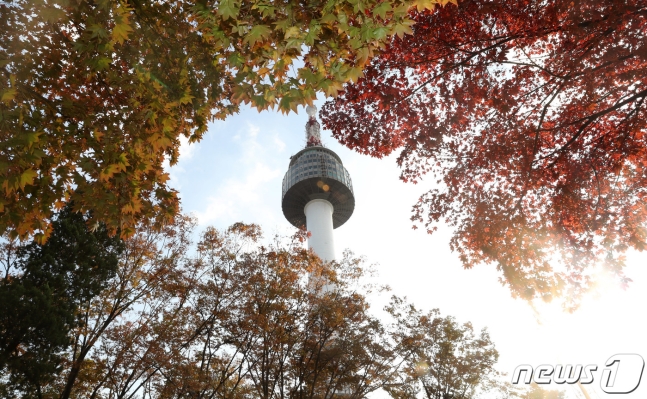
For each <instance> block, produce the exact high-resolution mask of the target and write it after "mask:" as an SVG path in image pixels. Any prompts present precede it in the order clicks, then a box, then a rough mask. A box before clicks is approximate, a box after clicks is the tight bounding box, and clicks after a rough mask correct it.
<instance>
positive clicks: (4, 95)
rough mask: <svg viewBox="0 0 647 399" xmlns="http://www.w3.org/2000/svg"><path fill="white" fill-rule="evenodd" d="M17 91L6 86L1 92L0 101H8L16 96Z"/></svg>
mask: <svg viewBox="0 0 647 399" xmlns="http://www.w3.org/2000/svg"><path fill="white" fill-rule="evenodd" d="M17 93H18V91H17V90H16V89H14V88H13V87H10V88H8V89H7V90H5V91H4V92H3V93H2V102H5V103H8V102H9V101H11V100H13V99H14V98H16V94H17Z"/></svg>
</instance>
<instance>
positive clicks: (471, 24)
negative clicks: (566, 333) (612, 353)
mask: <svg viewBox="0 0 647 399" xmlns="http://www.w3.org/2000/svg"><path fill="white" fill-rule="evenodd" d="M412 18H413V19H414V20H415V21H416V24H415V25H414V27H413V30H414V33H413V35H411V36H405V37H402V38H394V39H393V40H392V41H391V42H390V43H389V45H388V46H387V48H386V49H385V51H383V52H382V53H381V54H380V56H379V57H377V58H375V59H374V60H373V61H372V62H371V64H370V65H369V66H368V68H367V70H366V73H365V76H364V77H363V78H362V79H360V80H359V81H358V82H357V83H356V84H348V85H346V86H345V91H344V92H343V94H342V95H340V96H339V97H337V98H336V99H335V100H334V101H332V102H329V103H328V104H327V105H326V106H325V107H324V112H323V114H324V116H323V120H324V123H325V125H326V126H327V127H329V128H330V129H332V131H333V134H334V136H335V137H337V138H338V139H339V140H340V141H341V142H342V143H344V144H346V145H347V146H348V147H350V148H354V149H356V150H357V151H359V152H362V153H366V154H370V155H373V156H377V157H382V156H385V155H387V154H389V153H391V152H392V151H395V150H398V149H399V150H401V152H400V154H399V157H398V160H397V162H398V165H399V166H400V167H401V168H402V175H401V178H402V179H403V180H405V181H410V182H414V183H416V182H418V181H420V179H421V178H422V177H423V176H425V175H426V176H428V177H430V180H432V181H433V182H435V183H436V184H437V185H436V186H435V187H434V188H432V189H431V190H430V191H428V192H427V193H425V194H423V195H422V196H421V198H420V201H419V202H418V203H417V204H416V205H415V206H414V208H413V216H412V220H413V221H414V222H415V223H421V224H424V226H425V227H426V228H427V231H428V232H430V233H431V232H433V231H434V230H435V229H436V227H435V226H436V225H437V224H438V223H439V222H443V221H445V222H447V223H448V224H449V225H451V226H453V227H454V228H455V233H454V236H453V238H452V240H451V248H452V250H454V251H457V252H458V253H459V255H460V259H461V260H462V262H463V265H464V267H466V268H471V267H473V266H475V265H477V264H479V263H482V262H486V263H495V264H496V265H497V268H498V270H500V271H501V274H502V282H503V283H504V284H506V285H508V286H509V288H510V290H511V292H512V294H513V296H515V297H522V298H527V299H530V298H542V299H544V300H550V299H551V298H553V297H555V296H559V295H564V294H568V295H571V296H572V298H577V297H579V294H581V293H582V292H584V291H586V290H588V289H590V288H591V287H593V286H594V285H595V276H594V270H595V268H594V267H592V266H594V265H599V266H603V267H604V269H606V270H607V271H609V272H610V273H611V274H612V275H614V276H615V278H616V279H617V280H618V281H619V282H620V283H621V284H622V285H623V286H626V285H627V284H628V282H629V281H630V279H629V278H627V277H626V276H625V275H624V273H623V266H624V255H623V254H624V252H625V251H626V250H627V249H628V248H634V249H637V250H643V249H644V248H645V243H646V239H647V230H645V222H646V220H647V209H646V204H647V202H646V201H645V200H646V198H645V195H646V191H645V190H646V187H647V180H646V179H647V162H646V161H645V160H646V159H647V141H646V139H645V137H646V136H645V134H646V132H647V130H646V123H647V118H646V114H645V110H646V108H645V97H646V96H647V73H646V71H647V40H646V37H645V32H646V31H647V8H645V4H644V3H643V2H641V1H635V0H623V1H611V0H594V1H570V0H557V1H549V2H545V1H538V0H511V1H501V0H464V1H461V2H459V5H458V7H445V8H439V9H436V10H435V11H433V12H431V11H423V12H414V13H413V14H412ZM575 300H576V299H575Z"/></svg>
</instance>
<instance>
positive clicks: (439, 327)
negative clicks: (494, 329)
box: [388, 298, 509, 399]
mask: <svg viewBox="0 0 647 399" xmlns="http://www.w3.org/2000/svg"><path fill="white" fill-rule="evenodd" d="M390 312H391V313H392V314H395V315H397V320H398V325H399V327H400V328H399V329H398V330H399V331H400V337H399V341H401V342H402V343H403V346H405V347H408V350H409V351H410V353H411V355H410V356H407V357H406V360H405V366H404V368H403V372H402V373H401V374H400V380H399V383H398V384H393V385H390V386H389V388H388V392H389V394H390V395H391V396H392V397H393V398H395V399H415V398H424V399H448V398H451V399H471V398H476V397H480V396H479V395H480V394H482V393H484V392H487V391H488V390H491V389H492V386H494V387H496V388H498V385H499V384H500V381H498V380H497V377H498V373H497V372H496V370H495V369H494V364H495V363H496V362H497V360H498V358H499V354H498V352H497V351H496V349H495V348H494V343H493V342H492V340H491V339H490V336H489V334H488V333H487V331H486V330H482V331H481V333H480V334H478V335H477V334H475V333H474V329H473V327H472V325H471V324H469V323H465V324H462V325H461V324H459V323H458V322H456V320H455V319H454V318H453V317H451V316H446V317H441V316H440V312H439V311H438V309H434V310H432V311H430V312H428V313H426V314H425V313H422V312H421V311H419V310H417V309H415V307H413V306H412V305H409V306H408V308H407V307H406V306H404V303H403V302H402V300H401V299H398V298H394V300H393V301H392V302H391V305H390ZM500 393H501V392H500ZM508 396H509V395H499V397H508Z"/></svg>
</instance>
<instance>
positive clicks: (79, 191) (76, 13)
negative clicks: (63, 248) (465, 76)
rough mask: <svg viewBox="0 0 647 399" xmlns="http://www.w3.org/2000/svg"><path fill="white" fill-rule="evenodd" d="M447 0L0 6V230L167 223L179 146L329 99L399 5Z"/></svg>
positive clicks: (37, 1)
mask: <svg viewBox="0 0 647 399" xmlns="http://www.w3.org/2000/svg"><path fill="white" fill-rule="evenodd" d="M448 1H449V0H387V1H377V0H350V1H334V0H328V1H320V2H303V1H297V0H290V1H272V0H251V1H247V0H223V1H215V0H201V1H189V0H178V1H164V2H159V1H145V0H144V1H142V0H132V1H125V0H124V1H116V2H113V1H106V0H102V1H96V2H86V1H79V0H15V1H10V2H6V1H3V2H2V3H0V187H1V190H2V196H0V234H2V233H4V232H6V231H8V232H10V233H11V234H13V235H14V236H20V237H28V236H35V237H36V238H37V239H39V240H44V239H46V238H47V236H48V234H49V233H50V232H51V224H50V218H51V216H52V214H53V212H55V211H56V210H57V209H61V208H62V207H63V206H64V205H65V204H66V203H70V202H73V204H74V210H75V211H81V212H86V211H89V210H92V218H93V219H94V220H96V221H103V222H105V223H106V225H107V227H108V228H109V230H110V231H111V233H115V232H117V231H118V230H119V232H120V233H121V235H122V236H124V237H125V236H128V235H130V234H133V232H134V230H133V228H134V226H135V225H136V223H137V221H139V220H140V219H141V218H142V217H147V218H154V219H157V220H159V221H168V219H169V218H171V217H172V216H174V215H175V214H176V213H177V211H178V199H177V196H176V193H175V191H174V190H173V189H171V188H169V186H168V185H167V180H168V175H167V173H166V172H165V171H164V170H163V162H164V160H165V159H167V160H169V161H170V164H171V165H173V164H174V163H175V162H177V159H178V148H179V145H180V141H179V139H180V137H186V138H188V139H189V140H190V141H191V142H194V141H197V140H199V139H200V138H201V137H202V135H203V134H204V132H205V131H206V129H207V123H208V122H209V121H210V120H213V119H223V118H226V117H227V116H228V115H231V114H233V113H235V112H237V111H238V109H239V107H240V106H241V104H250V105H251V106H253V107H256V108H257V109H259V110H264V109H267V108H274V107H278V109H280V110H281V111H284V112H288V111H290V110H296V108H297V106H298V105H300V104H306V103H311V102H312V100H313V99H314V98H315V96H316V93H317V92H322V93H325V94H326V95H334V94H335V93H337V91H338V90H339V89H340V88H341V84H342V83H343V82H346V81H348V80H351V79H357V78H358V77H359V76H360V75H361V73H362V67H363V66H364V65H365V63H366V62H367V60H368V59H370V58H371V57H372V56H373V54H374V52H375V50H376V49H378V48H379V47H380V46H381V45H382V43H383V42H384V41H385V40H386V38H388V37H389V36H390V35H400V36H402V35H403V34H405V33H408V32H410V31H411V29H410V26H411V24H412V23H413V21H412V20H411V19H410V18H409V15H408V13H407V11H408V10H409V9H410V8H411V7H413V6H415V7H417V8H419V9H421V10H422V9H425V8H429V7H433V6H434V4H437V3H440V4H444V3H447V2H448Z"/></svg>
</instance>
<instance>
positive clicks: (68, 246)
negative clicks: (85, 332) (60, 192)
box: [0, 207, 123, 396]
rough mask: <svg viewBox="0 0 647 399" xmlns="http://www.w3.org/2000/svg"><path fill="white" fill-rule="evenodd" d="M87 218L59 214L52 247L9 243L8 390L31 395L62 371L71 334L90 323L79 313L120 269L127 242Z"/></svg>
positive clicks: (4, 315)
mask: <svg viewBox="0 0 647 399" xmlns="http://www.w3.org/2000/svg"><path fill="white" fill-rule="evenodd" d="M86 219H87V218H86V217H84V216H83V215H81V214H79V213H75V212H71V210H70V207H66V208H64V209H63V210H62V211H61V212H59V213H58V214H57V215H56V218H55V220H54V223H53V225H54V227H53V233H52V235H51V237H50V239H49V240H48V241H47V243H46V244H44V245H39V244H36V243H31V244H28V245H19V244H18V243H16V242H15V241H5V242H4V243H3V247H2V255H3V256H2V265H3V268H4V276H3V278H2V280H1V281H0V303H2V306H1V307H0V373H2V374H3V375H4V376H7V375H8V376H9V377H8V379H7V383H8V386H15V387H20V388H21V389H24V390H25V392H27V393H28V394H35V393H36V392H37V390H36V391H32V388H34V387H39V386H41V385H46V384H47V383H48V382H50V381H51V379H52V378H53V376H54V375H55V374H56V373H58V372H60V363H61V356H62V354H63V353H64V352H65V350H67V349H68V348H69V347H70V344H71V341H70V339H69V337H70V331H71V330H72V329H74V328H75V327H76V326H78V325H82V324H83V323H84V321H83V320H82V319H79V318H78V317H77V311H78V309H79V308H81V307H84V306H85V305H86V304H87V303H88V302H89V301H90V300H91V299H92V298H94V297H95V296H96V295H98V294H99V293H100V292H101V291H102V290H103V289H104V288H105V285H106V282H107V281H108V280H110V279H111V278H112V277H113V276H114V274H115V272H116V269H117V263H118V257H119V255H120V254H121V251H122V250H123V245H122V242H121V240H119V239H118V238H116V237H110V236H109V235H108V232H107V230H106V229H105V227H104V226H100V227H99V228H97V229H96V230H94V231H89V230H88V227H87V225H86ZM3 393H4V394H7V392H2V390H1V389H0V394H3ZM4 394H3V396H4Z"/></svg>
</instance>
